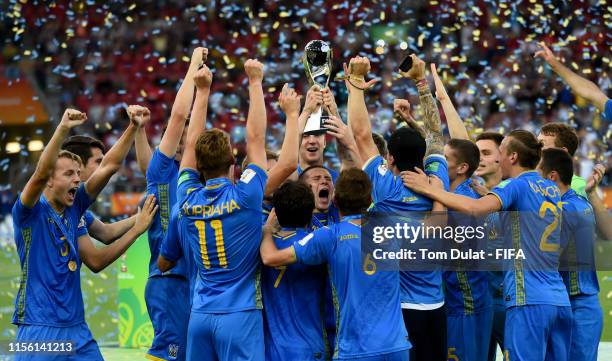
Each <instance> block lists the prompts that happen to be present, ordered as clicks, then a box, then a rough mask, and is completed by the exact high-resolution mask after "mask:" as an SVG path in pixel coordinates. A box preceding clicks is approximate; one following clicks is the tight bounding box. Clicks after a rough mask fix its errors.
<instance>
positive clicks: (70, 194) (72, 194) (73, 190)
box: [68, 187, 78, 202]
mask: <svg viewBox="0 0 612 361" xmlns="http://www.w3.org/2000/svg"><path fill="white" fill-rule="evenodd" d="M77 189H78V187H72V188H70V189H69V190H68V200H69V201H70V202H74V198H75V196H76V192H77Z"/></svg>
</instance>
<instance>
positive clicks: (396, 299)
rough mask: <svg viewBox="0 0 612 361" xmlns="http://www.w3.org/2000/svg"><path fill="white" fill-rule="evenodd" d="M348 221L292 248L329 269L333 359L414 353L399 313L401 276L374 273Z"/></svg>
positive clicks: (311, 262)
mask: <svg viewBox="0 0 612 361" xmlns="http://www.w3.org/2000/svg"><path fill="white" fill-rule="evenodd" d="M354 218H359V216H351V217H345V218H344V219H343V220H342V221H341V222H340V223H336V224H332V225H330V226H329V227H324V228H320V229H318V230H316V231H314V232H313V233H311V234H309V235H308V236H306V237H304V238H302V239H301V240H299V241H297V242H295V243H294V244H293V247H294V249H295V255H296V258H297V261H298V262H299V263H303V264H309V265H317V264H323V263H327V264H328V268H329V272H330V277H331V282H332V291H333V294H334V304H335V307H336V315H338V318H337V320H336V329H337V337H336V344H335V346H334V353H333V357H334V358H335V359H336V358H340V359H343V358H354V357H357V356H375V355H383V354H387V353H391V352H396V351H401V350H406V349H409V348H410V342H409V341H408V339H407V332H406V328H405V327H404V321H403V318H402V313H401V307H400V290H399V273H398V272H383V271H380V272H376V269H375V268H374V267H372V266H371V264H369V263H368V262H367V261H368V258H366V259H365V260H364V259H363V257H362V253H361V227H360V226H359V225H355V224H353V223H351V222H350V220H351V219H354Z"/></svg>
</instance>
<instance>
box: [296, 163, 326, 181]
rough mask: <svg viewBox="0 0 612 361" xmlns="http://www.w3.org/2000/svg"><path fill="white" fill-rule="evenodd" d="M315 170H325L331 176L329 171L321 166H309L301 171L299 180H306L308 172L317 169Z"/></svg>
mask: <svg viewBox="0 0 612 361" xmlns="http://www.w3.org/2000/svg"><path fill="white" fill-rule="evenodd" d="M317 168H321V169H325V170H326V171H327V172H328V173H329V175H330V176H331V172H330V171H329V169H327V167H325V166H323V165H311V166H310V167H308V168H306V169H304V170H302V173H301V174H300V176H299V179H300V180H305V179H306V174H307V173H308V172H310V171H311V170H313V169H317Z"/></svg>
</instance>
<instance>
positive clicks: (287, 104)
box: [265, 84, 301, 197]
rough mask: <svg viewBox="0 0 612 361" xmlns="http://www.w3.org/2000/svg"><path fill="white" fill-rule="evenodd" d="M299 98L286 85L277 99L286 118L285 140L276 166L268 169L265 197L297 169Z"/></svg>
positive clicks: (272, 192) (270, 194)
mask: <svg viewBox="0 0 612 361" xmlns="http://www.w3.org/2000/svg"><path fill="white" fill-rule="evenodd" d="M300 98H301V96H300V95H298V94H297V93H296V92H295V90H293V89H291V88H289V85H288V84H285V85H284V86H283V90H281V94H280V96H279V98H278V102H279V104H280V108H281V109H282V110H283V112H284V113H285V115H286V116H287V122H286V124H285V138H284V140H283V146H282V148H281V151H280V156H279V157H278V162H277V163H276V165H275V166H274V167H273V168H272V169H270V173H269V174H268V181H267V182H266V191H265V197H270V196H272V194H274V192H275V191H276V190H277V189H278V187H279V186H280V185H281V184H282V183H283V182H284V181H285V179H287V177H289V176H290V175H291V174H292V173H293V172H295V170H296V169H297V164H298V154H299V147H300V140H299V133H300V130H298V117H299V114H300Z"/></svg>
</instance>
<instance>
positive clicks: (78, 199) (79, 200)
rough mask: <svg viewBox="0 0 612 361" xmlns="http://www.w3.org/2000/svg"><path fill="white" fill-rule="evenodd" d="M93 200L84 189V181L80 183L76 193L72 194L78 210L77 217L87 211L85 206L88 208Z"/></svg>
mask: <svg viewBox="0 0 612 361" xmlns="http://www.w3.org/2000/svg"><path fill="white" fill-rule="evenodd" d="M94 201H95V199H91V198H90V197H89V194H87V191H86V190H85V183H81V185H80V186H79V189H77V192H76V195H75V196H74V205H75V206H76V209H77V211H78V212H79V217H81V216H82V215H83V213H85V211H87V208H89V206H91V204H92V203H93V202H94Z"/></svg>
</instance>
